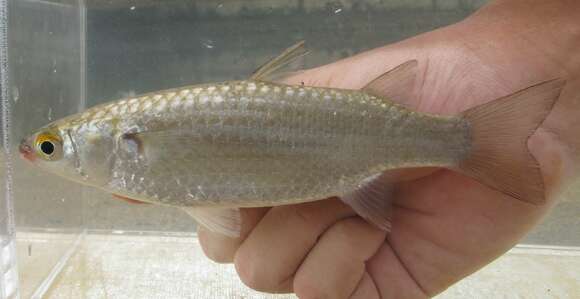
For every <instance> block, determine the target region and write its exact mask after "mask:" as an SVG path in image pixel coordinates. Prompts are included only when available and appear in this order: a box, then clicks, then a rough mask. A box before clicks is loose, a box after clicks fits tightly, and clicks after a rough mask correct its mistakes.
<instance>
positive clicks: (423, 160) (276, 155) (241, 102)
mask: <svg viewBox="0 0 580 299" xmlns="http://www.w3.org/2000/svg"><path fill="white" fill-rule="evenodd" d="M58 125H59V126H62V127H68V129H67V130H68V131H69V132H70V136H71V138H72V139H73V140H83V142H80V141H76V142H73V143H76V144H78V146H77V147H78V148H81V147H82V148H84V150H82V151H79V154H81V155H87V156H85V157H81V158H80V160H81V161H91V160H95V158H97V160H101V161H98V162H97V163H91V167H95V165H94V164H98V165H100V166H99V167H100V168H102V169H103V170H102V171H100V172H98V174H97V176H99V177H98V178H95V180H94V181H98V182H100V184H99V187H100V188H102V189H105V190H107V191H109V192H112V193H115V194H120V195H123V196H126V197H129V198H135V199H139V200H143V201H148V202H155V203H161V204H166V205H174V206H225V207H229V206H234V207H240V206H271V205H278V204H289V203H298V202H304V201H310V200H315V199H320V198H327V197H330V196H333V195H342V194H344V193H345V192H347V191H349V190H353V189H354V188H356V185H357V184H358V183H359V182H361V181H362V180H363V179H365V178H367V177H370V176H372V175H375V174H377V173H381V172H383V171H384V170H387V169H393V168H402V167H420V166H452V165H455V164H457V162H458V161H460V160H461V159H463V158H464V157H465V155H467V154H468V152H469V146H470V135H469V126H468V123H467V122H466V121H465V120H464V119H462V118H460V117H441V116H429V115H425V114H421V113H416V112H412V111H410V110H407V109H406V108H404V107H402V106H400V105H396V104H394V103H391V102H389V101H386V100H384V99H379V98H377V97H375V96H372V95H369V94H367V93H364V92H361V91H354V90H338V89H330V88H316V87H300V86H289V85H282V84H275V83H266V82H253V81H235V82H226V83H221V84H214V85H200V86H190V87H184V88H179V89H173V90H168V91H162V92H158V93H151V94H146V95H143V96H137V97H134V98H127V99H123V100H119V101H116V102H112V103H109V104H105V105H100V106H97V107H94V108H92V109H89V110H87V111H85V112H84V113H82V114H79V115H77V116H73V117H71V118H67V119H65V120H64V121H63V123H62V124H58ZM86 136H93V137H92V140H89V141H87V138H86ZM80 143H83V144H82V145H80ZM98 157H101V159H99V158H98ZM83 168H84V167H83V165H82V162H81V165H80V169H83ZM107 170H109V171H108V172H107ZM85 173H87V171H85ZM86 180H87V181H91V180H92V178H90V177H86Z"/></svg>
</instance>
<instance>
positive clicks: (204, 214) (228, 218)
mask: <svg viewBox="0 0 580 299" xmlns="http://www.w3.org/2000/svg"><path fill="white" fill-rule="evenodd" d="M182 209H183V210H184V211H185V212H187V213H188V214H189V215H190V216H191V217H193V218H194V219H195V220H196V221H197V222H198V223H199V224H201V225H203V226H204V227H206V228H207V229H209V230H210V231H212V232H216V233H220V234H223V235H226V236H228V237H233V238H237V237H239V236H240V230H241V226H242V219H241V216H240V210H239V209H235V208H208V207H183V208H182Z"/></svg>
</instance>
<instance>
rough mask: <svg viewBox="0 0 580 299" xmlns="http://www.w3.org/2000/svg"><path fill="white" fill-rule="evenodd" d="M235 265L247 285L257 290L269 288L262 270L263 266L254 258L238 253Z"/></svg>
mask: <svg viewBox="0 0 580 299" xmlns="http://www.w3.org/2000/svg"><path fill="white" fill-rule="evenodd" d="M234 265H235V267H236V272H237V273H238V276H239V277H240V280H241V281H242V282H243V283H244V284H245V285H246V286H248V287H250V288H252V289H254V290H257V291H262V290H267V289H268V285H267V281H266V279H265V277H264V275H263V272H262V271H260V268H261V267H260V266H259V265H258V264H256V263H255V262H254V261H253V260H252V259H250V258H245V257H244V256H240V255H236V257H235V260H234Z"/></svg>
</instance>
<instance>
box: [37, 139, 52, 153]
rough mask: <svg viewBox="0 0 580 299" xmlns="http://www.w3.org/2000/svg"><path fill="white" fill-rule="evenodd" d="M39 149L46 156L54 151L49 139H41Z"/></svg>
mask: <svg viewBox="0 0 580 299" xmlns="http://www.w3.org/2000/svg"><path fill="white" fill-rule="evenodd" d="M40 150H41V151H42V152H43V153H44V154H45V155H47V156H50V155H52V154H53V153H54V144H53V143H52V142H50V141H48V140H47V141H43V142H42V143H40Z"/></svg>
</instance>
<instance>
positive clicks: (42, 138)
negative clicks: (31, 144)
mask: <svg viewBox="0 0 580 299" xmlns="http://www.w3.org/2000/svg"><path fill="white" fill-rule="evenodd" d="M35 143H36V149H37V150H36V152H37V156H39V157H40V158H42V159H45V160H57V159H59V158H60V156H61V155H62V141H61V139H60V137H59V136H58V135H54V134H51V133H44V134H39V135H38V136H37V137H36V142H35Z"/></svg>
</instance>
